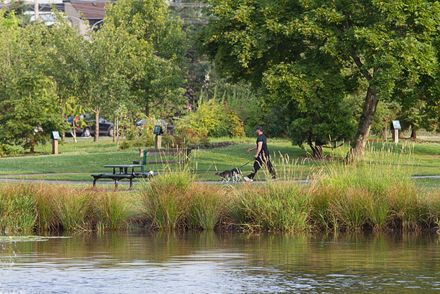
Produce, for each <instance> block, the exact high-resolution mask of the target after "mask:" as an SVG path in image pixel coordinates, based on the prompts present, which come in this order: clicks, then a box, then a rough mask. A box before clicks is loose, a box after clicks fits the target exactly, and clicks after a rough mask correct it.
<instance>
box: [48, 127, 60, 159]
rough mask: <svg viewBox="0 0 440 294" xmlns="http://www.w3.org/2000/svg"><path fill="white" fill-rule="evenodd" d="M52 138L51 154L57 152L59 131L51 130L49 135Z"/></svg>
mask: <svg viewBox="0 0 440 294" xmlns="http://www.w3.org/2000/svg"><path fill="white" fill-rule="evenodd" d="M50 137H51V139H52V154H58V140H59V139H60V133H58V131H53V132H52V134H51V135H50Z"/></svg>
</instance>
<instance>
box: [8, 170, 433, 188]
mask: <svg viewBox="0 0 440 294" xmlns="http://www.w3.org/2000/svg"><path fill="white" fill-rule="evenodd" d="M81 174H85V175H90V173H46V174H24V175H0V182H43V183H52V184H91V183H92V182H93V180H92V179H90V181H69V180H41V179H35V180H33V179H17V178H19V177H37V176H56V175H81ZM411 179H440V175H439V176H412V177H411ZM295 182H297V183H308V182H311V180H295ZM199 183H201V184H222V183H223V182H222V181H200V182H199ZM238 183H241V182H237V183H232V182H228V183H225V184H238ZM253 183H265V181H254V182H253ZM99 184H107V185H114V184H115V183H114V181H111V182H110V181H100V182H99ZM119 184H120V185H128V184H130V183H129V182H125V181H124V182H122V181H120V182H119ZM138 184H141V182H133V185H138Z"/></svg>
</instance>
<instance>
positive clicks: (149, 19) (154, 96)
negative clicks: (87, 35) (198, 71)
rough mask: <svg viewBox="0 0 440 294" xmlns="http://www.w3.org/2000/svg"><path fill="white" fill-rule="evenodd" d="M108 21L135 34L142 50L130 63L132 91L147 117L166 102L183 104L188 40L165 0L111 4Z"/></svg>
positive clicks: (127, 0) (136, 0) (123, 0)
mask: <svg viewBox="0 0 440 294" xmlns="http://www.w3.org/2000/svg"><path fill="white" fill-rule="evenodd" d="M105 22H106V23H110V24H112V25H114V26H115V27H117V28H121V29H124V30H125V31H126V32H128V33H130V34H132V35H134V36H136V37H137V38H138V39H139V40H140V41H142V42H140V47H139V48H138V49H139V50H138V51H137V52H136V54H134V55H133V56H132V57H133V62H132V63H131V67H132V74H131V84H130V90H131V92H132V94H133V95H134V97H135V98H136V101H137V103H138V104H139V105H140V106H142V108H143V109H144V111H145V114H146V115H147V116H149V115H150V112H151V110H155V109H156V108H158V107H159V108H160V109H162V107H163V105H164V104H166V103H167V104H171V105H179V104H180V105H182V104H183V103H184V97H183V96H182V94H183V93H184V90H183V88H182V86H183V84H184V82H185V79H184V76H185V72H184V70H183V69H182V68H181V67H180V65H181V64H182V62H183V61H184V56H185V52H186V49H187V48H188V43H189V42H188V40H187V37H186V32H185V31H183V30H182V21H181V20H180V19H178V18H173V17H170V15H169V11H168V4H167V3H166V1H163V0H143V1H138V0H121V1H118V2H117V3H116V4H112V5H109V7H108V9H107V12H106V19H105Z"/></svg>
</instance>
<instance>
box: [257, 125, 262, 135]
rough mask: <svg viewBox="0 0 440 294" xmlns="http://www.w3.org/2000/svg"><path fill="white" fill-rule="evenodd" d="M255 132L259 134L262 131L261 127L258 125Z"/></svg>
mask: <svg viewBox="0 0 440 294" xmlns="http://www.w3.org/2000/svg"><path fill="white" fill-rule="evenodd" d="M255 132H256V133H257V135H261V134H262V133H263V128H262V127H261V126H258V127H256V128H255Z"/></svg>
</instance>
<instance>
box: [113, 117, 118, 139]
mask: <svg viewBox="0 0 440 294" xmlns="http://www.w3.org/2000/svg"><path fill="white" fill-rule="evenodd" d="M116 124H117V119H116V115H115V119H114V120H113V142H116V133H117V131H118V129H117V128H116Z"/></svg>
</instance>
